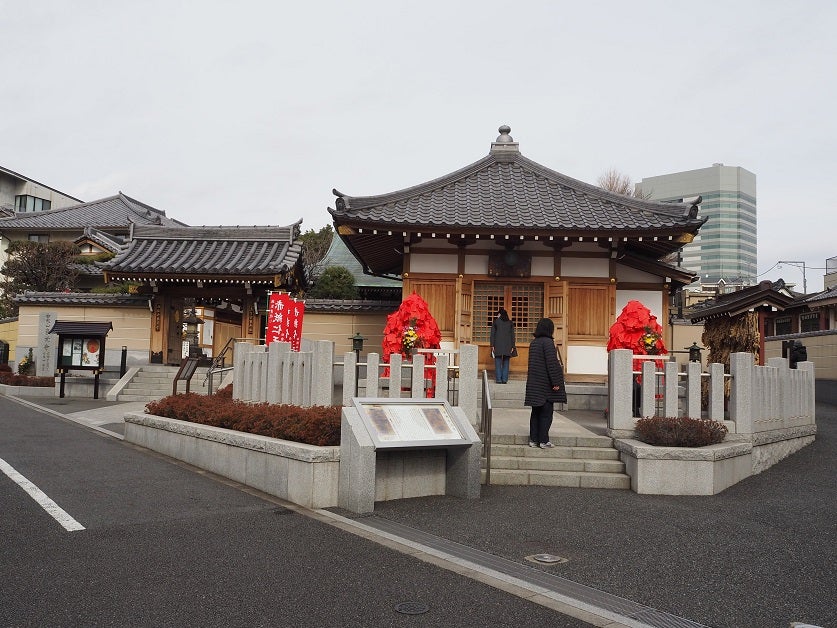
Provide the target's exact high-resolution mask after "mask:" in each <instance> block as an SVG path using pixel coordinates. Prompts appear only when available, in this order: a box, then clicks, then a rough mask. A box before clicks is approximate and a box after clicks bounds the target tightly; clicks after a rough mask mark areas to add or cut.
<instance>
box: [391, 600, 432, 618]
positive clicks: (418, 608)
mask: <svg viewBox="0 0 837 628" xmlns="http://www.w3.org/2000/svg"><path fill="white" fill-rule="evenodd" d="M395 610H396V611H398V612H399V613H402V614H403V615H421V614H422V613H426V612H427V611H429V610H430V607H429V606H428V605H427V604H423V603H422V602H401V603H400V604H396V605H395Z"/></svg>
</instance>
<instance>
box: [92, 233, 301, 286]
mask: <svg viewBox="0 0 837 628" xmlns="http://www.w3.org/2000/svg"><path fill="white" fill-rule="evenodd" d="M300 222H301V221H300ZM299 224H300V223H299V222H297V223H295V224H293V225H290V226H287V227H271V226H266V227H259V226H254V227H187V228H174V227H156V226H137V227H135V228H134V229H133V234H132V236H131V239H130V240H129V241H128V242H127V243H126V244H125V245H123V246H122V249H121V251H120V252H119V254H118V255H117V256H116V257H115V258H113V259H112V260H110V261H109V262H107V263H106V264H104V269H105V272H106V273H107V274H108V276H109V277H110V278H113V279H131V278H132V277H133V278H151V277H153V276H160V275H191V276H198V277H213V278H247V277H254V276H260V277H273V276H275V275H278V274H280V273H282V272H284V271H286V270H288V269H290V268H293V267H294V265H295V264H296V263H297V260H298V259H299V256H300V252H301V243H300V242H299V240H298V239H297V238H298V236H299Z"/></svg>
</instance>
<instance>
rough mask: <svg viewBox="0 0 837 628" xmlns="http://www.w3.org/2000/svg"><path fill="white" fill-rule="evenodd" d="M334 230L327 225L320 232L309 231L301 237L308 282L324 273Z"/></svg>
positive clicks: (303, 261)
mask: <svg viewBox="0 0 837 628" xmlns="http://www.w3.org/2000/svg"><path fill="white" fill-rule="evenodd" d="M333 237H334V230H333V229H332V228H331V225H326V226H325V227H323V228H322V229H320V230H319V231H314V230H313V229H309V230H308V231H306V232H305V233H303V234H301V235H300V236H299V239H300V241H301V242H302V263H303V265H304V266H305V275H306V277H307V278H308V281H313V280H316V278H317V277H319V276H320V274H321V273H322V272H323V261H324V258H325V255H326V253H328V249H329V247H330V246H331V239H332V238H333Z"/></svg>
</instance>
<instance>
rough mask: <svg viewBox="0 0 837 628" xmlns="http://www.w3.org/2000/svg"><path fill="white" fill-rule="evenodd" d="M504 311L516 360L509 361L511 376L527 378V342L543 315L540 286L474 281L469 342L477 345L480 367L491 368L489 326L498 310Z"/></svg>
mask: <svg viewBox="0 0 837 628" xmlns="http://www.w3.org/2000/svg"><path fill="white" fill-rule="evenodd" d="M501 307H502V308H505V309H506V311H507V312H508V313H509V318H511V319H512V321H513V322H514V333H515V338H516V340H517V351H518V357H517V358H514V359H512V361H511V366H510V373H512V374H517V375H522V376H525V375H526V367H527V363H528V358H529V342H530V341H531V340H532V332H533V331H535V325H536V324H537V322H538V320H540V319H541V318H542V317H543V315H544V288H543V284H542V283H514V284H503V283H495V282H493V281H491V282H489V281H475V282H474V296H473V317H474V318H473V320H474V324H473V331H472V339H471V340H472V342H473V343H474V344H477V345H479V347H480V349H479V361H480V368H481V369H482V368H487V369H489V370H493V369H494V360H492V358H491V345H490V340H491V323H492V322H493V321H494V319H495V318H496V316H497V311H498V310H499V309H500V308H501Z"/></svg>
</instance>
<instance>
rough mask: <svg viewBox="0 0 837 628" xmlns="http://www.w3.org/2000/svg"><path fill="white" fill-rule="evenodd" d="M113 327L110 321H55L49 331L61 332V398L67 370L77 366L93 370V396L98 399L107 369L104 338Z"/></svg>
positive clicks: (59, 357)
mask: <svg viewBox="0 0 837 628" xmlns="http://www.w3.org/2000/svg"><path fill="white" fill-rule="evenodd" d="M111 329H113V325H112V324H111V323H86V322H75V321H55V323H54V324H53V326H52V329H50V330H49V333H51V334H58V364H57V366H56V368H57V370H58V372H59V373H60V375H61V383H60V386H59V397H62V398H63V397H64V385H65V377H66V375H67V372H68V371H70V370H76V369H77V370H82V371H93V398H94V399H98V398H99V375H100V374H101V372H102V371H103V370H104V368H105V338H106V337H107V334H108V332H109V331H110V330H111Z"/></svg>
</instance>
